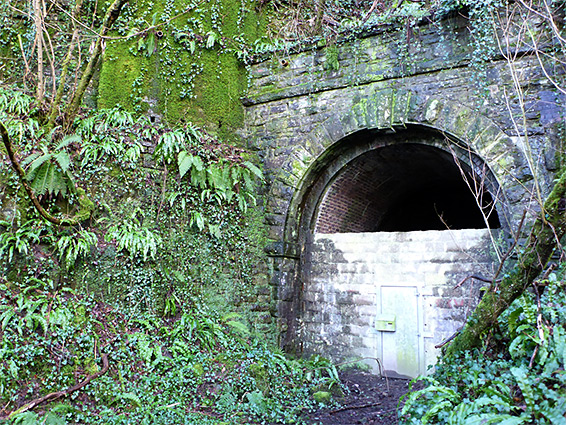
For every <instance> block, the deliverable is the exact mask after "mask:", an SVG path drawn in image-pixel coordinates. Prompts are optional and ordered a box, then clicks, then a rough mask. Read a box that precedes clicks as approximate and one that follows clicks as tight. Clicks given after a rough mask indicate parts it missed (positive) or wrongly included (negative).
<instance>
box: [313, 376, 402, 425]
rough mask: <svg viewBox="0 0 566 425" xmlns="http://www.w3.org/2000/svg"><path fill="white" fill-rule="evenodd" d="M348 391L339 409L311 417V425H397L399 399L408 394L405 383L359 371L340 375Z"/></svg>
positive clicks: (323, 410) (322, 410) (321, 411)
mask: <svg viewBox="0 0 566 425" xmlns="http://www.w3.org/2000/svg"><path fill="white" fill-rule="evenodd" d="M340 378H341V380H342V383H343V384H344V385H345V387H346V388H347V390H346V391H345V395H344V397H342V398H339V399H338V402H339V403H340V406H338V407H332V408H325V409H321V410H318V411H316V412H313V413H311V414H310V415H309V416H308V420H309V423H310V424H311V425H357V424H361V425H397V424H398V418H397V406H398V403H399V398H400V397H401V396H402V395H404V394H406V393H407V391H408V389H409V382H410V381H408V380H405V379H391V378H389V379H386V378H382V377H379V376H376V375H371V374H369V373H365V372H360V371H348V372H343V373H341V374H340Z"/></svg>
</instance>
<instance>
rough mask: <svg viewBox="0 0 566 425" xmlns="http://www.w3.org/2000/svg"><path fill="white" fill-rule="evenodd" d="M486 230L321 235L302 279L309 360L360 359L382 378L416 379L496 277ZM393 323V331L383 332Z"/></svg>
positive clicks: (302, 327)
mask: <svg viewBox="0 0 566 425" xmlns="http://www.w3.org/2000/svg"><path fill="white" fill-rule="evenodd" d="M489 242H490V237H489V232H488V230H487V229H465V230H446V231H423V232H377V233H335V234H317V235H316V236H315V240H314V242H313V244H312V246H311V247H309V248H310V251H311V253H312V254H311V255H312V256H311V260H310V262H309V263H310V264H309V267H308V268H307V270H305V272H304V282H305V286H304V288H303V296H302V305H301V311H302V312H303V314H302V316H301V318H300V326H299V329H300V330H301V333H300V335H299V338H300V340H301V342H302V344H303V347H302V348H303V353H305V354H312V353H325V354H326V355H328V356H330V357H332V358H333V359H335V360H336V361H338V362H344V361H349V360H356V359H362V361H363V362H364V363H366V364H368V365H369V366H370V367H371V369H372V370H373V371H374V372H375V373H378V372H379V371H380V370H379V366H380V365H379V364H378V363H377V361H376V360H375V359H376V358H378V359H380V362H381V363H382V366H383V369H384V370H385V371H388V373H389V374H391V371H394V372H396V373H398V374H400V375H404V376H410V377H415V376H417V375H419V374H424V373H426V371H427V366H428V365H430V364H434V362H435V359H436V356H437V354H438V352H439V350H438V349H436V348H435V346H436V345H439V344H440V343H441V342H442V341H443V340H445V339H447V338H449V337H450V336H451V335H452V334H454V333H455V332H456V331H457V330H458V329H459V328H460V327H461V326H462V325H463V324H464V321H465V319H466V315H467V313H469V312H470V311H472V309H473V308H474V307H475V305H476V303H477V299H478V294H479V290H480V287H481V286H483V285H484V283H482V282H478V281H473V280H467V281H466V282H465V283H463V284H462V285H458V284H459V283H460V282H461V281H462V280H463V279H464V278H466V277H467V276H468V274H469V271H470V270H474V272H475V273H477V274H481V275H484V276H490V275H492V274H493V270H492V267H493V261H492V258H491V257H490V253H489V247H490V243H489ZM383 317H386V318H393V319H394V320H395V321H396V323H395V332H390V331H387V330H379V323H378V322H379V320H380V318H383Z"/></svg>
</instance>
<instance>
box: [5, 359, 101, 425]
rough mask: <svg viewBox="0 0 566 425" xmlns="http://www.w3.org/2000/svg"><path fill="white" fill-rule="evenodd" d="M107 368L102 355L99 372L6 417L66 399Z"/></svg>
mask: <svg viewBox="0 0 566 425" xmlns="http://www.w3.org/2000/svg"><path fill="white" fill-rule="evenodd" d="M109 367H110V365H109V364H108V355H106V354H102V369H101V370H100V371H99V372H96V373H94V374H92V375H88V376H87V377H86V378H85V379H84V380H83V381H82V382H80V383H79V384H77V385H73V386H72V387H70V388H67V389H66V390H63V391H56V392H53V393H49V394H47V395H44V396H43V397H40V398H36V399H35V400H32V401H30V402H29V403H28V404H26V405H24V406H22V407H20V408H19V409H18V410H16V411H14V412H12V413H10V415H8V419H10V418H11V417H13V416H14V415H16V414H18V413H23V412H27V411H28V410H31V409H33V408H34V407H36V406H39V405H40V404H42V403H45V402H46V401H50V400H57V399H59V398H61V397H66V396H68V395H69V394H71V393H73V392H75V391H77V390H80V389H81V388H83V387H84V386H86V385H88V384H89V383H90V381H92V380H93V379H96V378H98V377H99V376H102V375H104V374H105V373H106V372H107V371H108V369H109Z"/></svg>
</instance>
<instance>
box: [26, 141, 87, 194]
mask: <svg viewBox="0 0 566 425" xmlns="http://www.w3.org/2000/svg"><path fill="white" fill-rule="evenodd" d="M52 133H53V132H52ZM49 137H50V138H51V137H52V135H50V136H49ZM80 140H81V138H80V137H79V136H78V135H71V136H66V137H64V138H63V140H61V142H60V143H59V144H58V145H57V146H56V147H55V149H54V151H53V152H49V151H48V149H47V146H43V147H42V148H41V152H39V153H35V154H32V155H30V156H29V157H27V158H26V159H25V160H24V161H23V162H22V165H23V166H24V167H27V180H28V181H29V182H30V185H31V187H32V189H33V190H34V192H35V193H37V194H38V195H45V194H49V195H52V196H57V195H59V194H61V195H62V196H66V195H67V191H68V190H70V191H71V192H73V193H75V192H76V186H75V180H74V177H73V175H72V174H71V172H70V168H71V157H70V156H69V154H68V153H67V151H66V150H65V149H66V148H67V146H69V145H70V144H71V143H73V142H78V141H80Z"/></svg>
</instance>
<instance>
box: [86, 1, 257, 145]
mask: <svg viewBox="0 0 566 425" xmlns="http://www.w3.org/2000/svg"><path fill="white" fill-rule="evenodd" d="M201 3H202V4H201ZM185 11H186V12H185ZM265 21H266V19H265V16H264V13H263V12H262V11H261V10H259V9H256V2H254V1H252V0H243V1H242V0H214V1H207V2H204V3H203V2H192V1H188V0H176V1H171V0H156V1H150V0H137V1H132V2H129V3H128V5H127V6H126V9H125V11H124V12H123V13H122V16H121V18H120V20H119V21H118V23H117V25H116V35H118V36H122V38H120V39H112V40H109V41H108V42H107V46H106V51H105V54H104V60H103V64H102V68H101V71H100V78H99V82H98V96H97V100H98V107H100V108H110V107H114V106H116V105H117V104H120V105H122V106H124V107H126V108H127V109H129V110H134V111H139V112H145V113H148V114H149V115H150V116H152V117H154V119H156V120H161V119H165V120H167V122H168V123H169V124H171V125H175V124H177V123H181V122H192V123H194V124H196V125H198V126H202V127H204V128H206V129H207V130H208V131H210V132H212V133H213V134H215V135H216V136H219V137H221V138H223V139H227V140H235V139H236V138H235V133H234V131H235V130H236V129H238V128H239V127H241V126H242V123H243V107H242V103H241V100H240V99H241V97H242V96H244V94H245V92H246V90H247V88H248V74H247V70H246V66H245V63H244V62H245V60H244V59H243V58H244V55H245V51H246V49H247V48H249V47H250V46H252V45H253V42H254V41H255V40H256V39H257V38H259V37H260V36H261V35H263V33H264V31H265ZM147 28H149V29H148V30H147V31H144V29H147ZM132 32H133V33H134V34H135V35H133V36H131V37H126V36H127V35H128V33H132Z"/></svg>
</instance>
